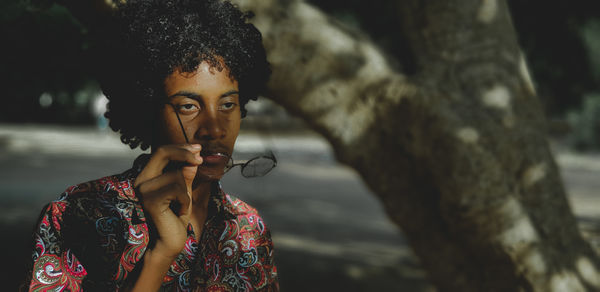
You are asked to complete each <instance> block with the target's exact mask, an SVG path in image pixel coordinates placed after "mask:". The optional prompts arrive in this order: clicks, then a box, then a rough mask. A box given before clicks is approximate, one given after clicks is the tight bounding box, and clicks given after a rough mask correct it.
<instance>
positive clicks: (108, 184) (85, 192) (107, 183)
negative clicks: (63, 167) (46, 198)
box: [57, 172, 136, 201]
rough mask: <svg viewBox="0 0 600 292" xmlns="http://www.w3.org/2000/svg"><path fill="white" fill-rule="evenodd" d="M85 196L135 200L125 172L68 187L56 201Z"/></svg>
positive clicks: (130, 183)
mask: <svg viewBox="0 0 600 292" xmlns="http://www.w3.org/2000/svg"><path fill="white" fill-rule="evenodd" d="M86 196H94V197H97V196H103V197H107V196H108V197H111V196H115V197H117V198H121V199H125V200H136V198H135V193H134V191H133V182H132V178H131V177H129V176H128V175H127V172H125V173H122V174H115V175H109V176H104V177H101V178H99V179H96V180H91V181H87V182H83V183H79V184H76V185H72V186H69V187H68V188H67V189H66V190H65V191H64V192H63V193H62V194H61V196H60V198H59V199H58V200H57V201H70V200H77V199H79V198H81V197H86Z"/></svg>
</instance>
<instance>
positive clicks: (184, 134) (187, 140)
mask: <svg viewBox="0 0 600 292" xmlns="http://www.w3.org/2000/svg"><path fill="white" fill-rule="evenodd" d="M168 104H170V105H171V106H172V107H173V111H174V112H175V116H176V117H177V121H179V126H180V127H181V131H182V132H183V137H184V138H185V142H186V143H188V144H190V140H189V139H188V137H187V134H186V133H185V129H184V128H183V123H182V122H181V118H179V113H177V108H175V105H174V104H172V103H168Z"/></svg>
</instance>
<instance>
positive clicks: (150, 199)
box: [140, 172, 191, 216]
mask: <svg viewBox="0 0 600 292" xmlns="http://www.w3.org/2000/svg"><path fill="white" fill-rule="evenodd" d="M169 176H170V178H169V180H171V178H172V183H170V184H167V185H163V186H162V187H161V188H159V189H157V190H154V191H151V192H148V193H146V194H144V195H143V200H144V208H148V209H149V210H155V211H156V212H159V213H163V212H170V211H173V213H176V214H175V215H177V216H181V215H182V214H187V213H188V212H189V211H188V210H189V205H190V202H191V196H190V195H189V194H188V190H187V187H186V185H185V180H184V179H183V176H182V174H181V173H180V172H179V173H171V174H169ZM165 180H166V179H165ZM158 185H159V184H158V183H157V184H155V185H154V186H153V187H156V186H158ZM140 187H141V186H140ZM146 188H149V187H147V186H146ZM174 202H176V203H174ZM171 207H174V209H172V208H171ZM169 210H170V211H169ZM150 212H152V211H150Z"/></svg>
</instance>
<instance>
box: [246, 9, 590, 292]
mask: <svg viewBox="0 0 600 292" xmlns="http://www.w3.org/2000/svg"><path fill="white" fill-rule="evenodd" d="M236 2H237V3H239V5H240V6H241V7H242V8H244V9H251V10H254V11H255V12H256V15H257V17H256V20H255V24H256V25H257V26H258V28H259V29H260V30H261V31H262V32H263V36H264V38H265V40H264V42H265V45H266V47H267V51H268V53H269V61H270V62H271V64H272V66H273V72H274V74H273V78H272V80H271V82H270V86H269V94H268V95H269V97H270V98H272V99H274V100H276V101H277V102H279V103H281V104H282V105H284V106H285V107H286V108H287V109H288V110H289V111H290V112H292V113H295V114H297V115H299V116H301V117H303V118H304V119H305V120H306V121H307V122H308V123H309V124H310V125H311V126H312V127H313V128H315V129H316V130H318V131H319V132H320V133H322V134H323V135H324V136H325V137H327V139H328V140H329V141H330V142H331V143H332V144H333V146H334V149H335V151H336V155H337V158H338V159H339V160H340V161H342V162H343V163H347V164H349V165H351V166H352V167H354V168H355V169H356V170H358V171H359V173H360V174H361V175H362V177H363V178H364V180H365V181H366V182H367V184H368V185H369V186H370V188H371V189H372V190H373V191H374V192H375V194H377V196H378V197H379V198H380V199H381V200H382V202H383V204H384V206H385V208H386V210H387V212H388V215H389V216H390V218H391V219H392V220H393V221H394V222H395V223H397V224H398V225H399V226H400V227H401V228H402V230H403V231H404V232H405V233H406V236H407V237H408V239H409V241H410V243H411V245H412V247H413V249H414V250H415V252H416V253H417V255H418V256H419V257H420V259H421V261H422V263H423V265H424V266H425V268H426V270H427V271H428V273H429V277H430V279H431V281H432V282H433V283H434V284H435V285H436V286H437V287H438V289H439V290H441V291H521V290H523V291H583V290H600V274H599V273H598V270H599V269H600V262H599V260H598V257H597V255H596V254H595V253H594V252H593V250H592V249H591V248H590V246H589V244H588V243H586V242H585V241H584V240H583V239H582V237H581V235H580V233H579V231H578V229H577V224H576V221H575V218H574V216H573V214H572V212H571V210H570V208H569V204H568V202H567V200H566V196H565V190H564V187H563V185H562V182H561V178H560V175H559V172H558V169H557V166H556V163H555V162H554V159H553V158H552V155H551V153H550V150H549V146H548V142H547V140H546V135H545V133H546V131H545V130H546V125H545V120H544V116H543V113H542V112H541V106H540V103H539V100H538V98H537V97H536V94H535V89H534V87H533V84H532V81H531V79H530V77H529V73H528V71H527V66H526V64H525V60H524V57H523V54H522V53H521V52H520V50H519V46H518V44H517V41H516V34H515V31H514V28H513V27H512V24H511V20H510V16H509V14H508V9H507V7H506V3H505V2H504V1H496V0H483V1H481V0H479V1H476V0H464V1H458V0H435V1H417V0H411V1H408V0H404V1H398V4H397V9H398V15H399V17H403V19H404V27H402V28H400V27H399V28H390V29H393V30H396V31H397V33H398V37H401V38H403V39H405V40H407V42H408V46H409V47H410V48H411V52H412V55H411V56H407V58H413V61H414V63H415V64H416V67H415V68H414V70H415V72H412V74H411V75H410V76H407V75H406V73H403V72H401V71H400V70H398V69H394V68H391V67H390V66H389V65H388V63H389V62H387V60H386V59H387V58H386V56H384V55H383V54H382V53H381V52H380V51H379V50H378V49H377V48H376V47H375V46H374V45H373V44H372V43H371V42H370V41H369V40H368V39H366V37H364V36H361V35H360V34H356V33H353V32H350V31H347V30H346V29H344V28H342V27H341V26H339V25H337V24H336V23H335V21H333V20H332V19H331V18H329V17H327V16H326V15H324V14H322V13H321V12H319V11H318V10H316V9H315V8H313V7H311V6H309V5H307V4H306V3H304V2H302V1H265V0H254V1H250V0H246V1H243V0H239V1H236Z"/></svg>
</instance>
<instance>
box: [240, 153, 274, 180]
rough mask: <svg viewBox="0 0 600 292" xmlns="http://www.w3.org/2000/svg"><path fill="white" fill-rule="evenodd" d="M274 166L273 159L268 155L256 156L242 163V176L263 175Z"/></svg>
mask: <svg viewBox="0 0 600 292" xmlns="http://www.w3.org/2000/svg"><path fill="white" fill-rule="evenodd" d="M274 167H275V161H273V159H271V158H268V157H264V156H261V157H257V158H254V159H252V160H250V161H248V162H247V163H246V164H244V165H242V175H243V176H244V177H258V176H264V175H265V174H267V173H268V172H269V171H271V169H273V168H274Z"/></svg>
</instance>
